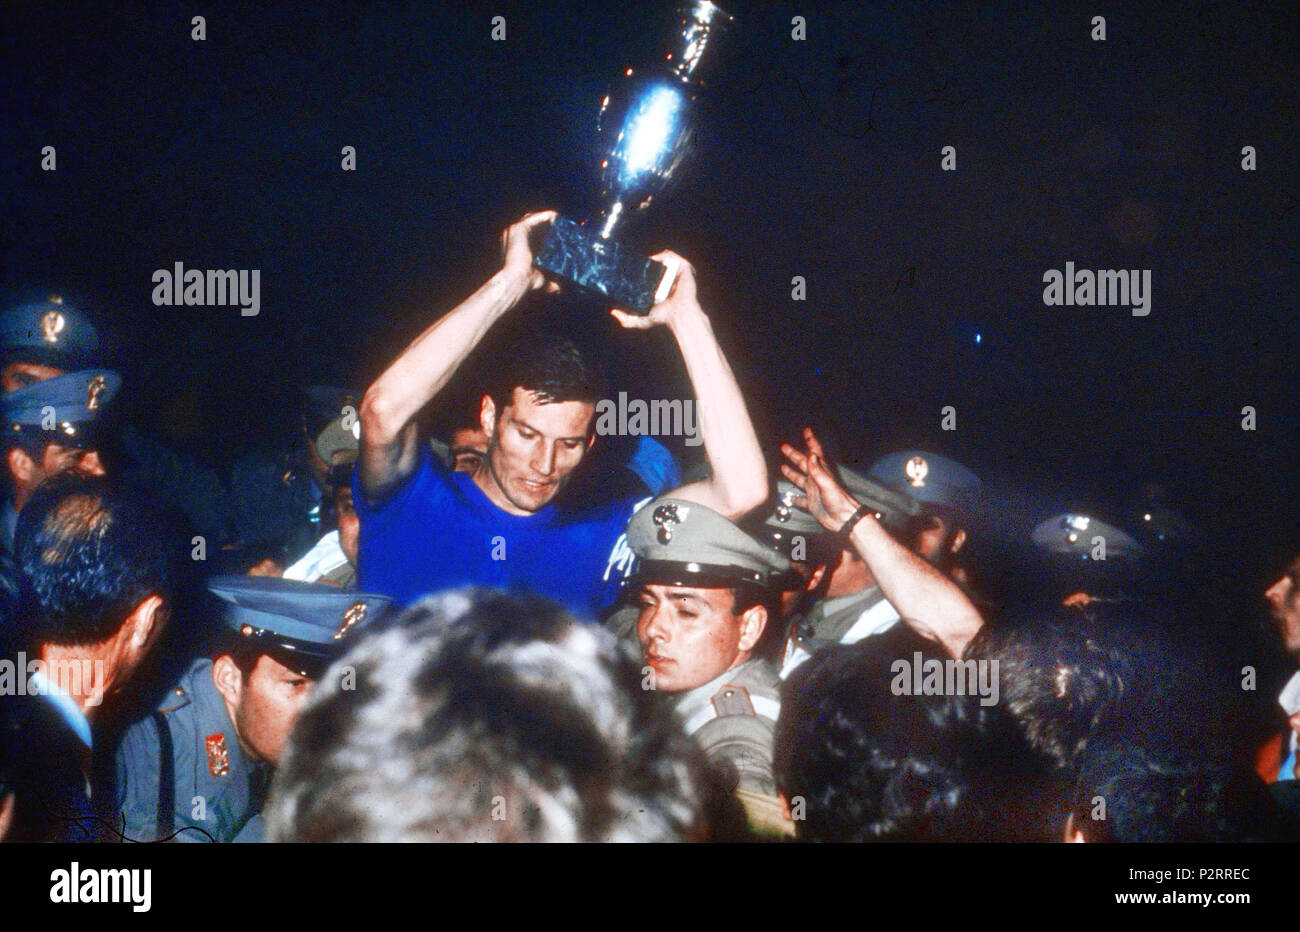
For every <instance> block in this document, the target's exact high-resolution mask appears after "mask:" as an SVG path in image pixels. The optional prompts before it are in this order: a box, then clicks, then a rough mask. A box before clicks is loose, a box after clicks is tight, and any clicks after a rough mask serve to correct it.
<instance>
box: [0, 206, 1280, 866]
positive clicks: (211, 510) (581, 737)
mask: <svg viewBox="0 0 1300 932" xmlns="http://www.w3.org/2000/svg"><path fill="white" fill-rule="evenodd" d="M554 216H555V215H554V213H553V212H550V211H542V212H538V213H533V214H529V215H527V216H525V217H524V218H523V219H521V220H520V221H519V222H517V223H515V224H513V225H512V226H510V227H509V228H508V229H507V230H506V231H505V232H504V234H503V237H502V241H503V262H502V265H501V268H500V269H499V271H497V272H496V273H495V274H494V275H493V276H492V277H491V278H490V279H489V280H488V281H487V282H485V283H484V284H483V285H482V286H481V287H480V288H479V289H478V290H477V291H475V292H474V293H473V294H472V295H470V296H469V297H468V298H466V299H465V300H464V301H463V302H461V303H460V304H459V305H458V306H456V307H455V308H453V309H452V310H451V311H449V312H448V313H446V314H444V315H443V316H441V317H439V318H438V319H437V320H436V321H435V322H433V323H432V324H431V325H430V326H429V327H428V328H427V329H426V330H424V331H423V332H422V333H421V334H420V335H419V336H417V337H416V338H415V339H414V341H412V342H411V344H410V345H409V346H408V347H407V348H406V349H405V351H404V352H403V353H401V355H399V356H398V357H397V358H396V359H395V360H393V361H392V362H391V364H389V365H388V367H387V368H386V369H385V370H384V371H383V373H382V375H380V376H379V378H378V379H376V380H375V381H374V382H373V383H372V384H371V385H370V386H369V387H368V388H367V389H366V390H365V391H364V392H359V391H358V392H350V391H348V390H346V389H339V390H327V389H313V390H311V391H310V392H308V408H309V409H310V410H312V411H315V412H316V417H315V419H314V420H313V421H311V422H310V424H309V427H307V426H305V427H304V433H303V437H302V440H303V443H302V444H301V448H302V457H301V462H302V464H303V466H304V468H303V469H301V470H299V471H298V473H297V474H293V473H292V471H288V472H282V471H281V470H278V469H276V468H272V467H271V466H270V465H267V464H261V465H260V466H258V465H253V466H250V467H248V468H241V469H235V468H232V470H231V472H230V477H229V478H227V477H223V476H220V475H216V474H214V473H213V471H212V470H210V469H204V468H203V467H201V466H199V465H197V464H191V463H187V462H186V460H185V458H184V457H183V456H181V455H179V454H177V453H175V452H172V451H171V450H169V449H167V448H166V446H165V445H163V444H161V443H159V442H158V441H157V440H155V439H152V438H151V437H150V436H148V435H147V434H143V433H141V432H139V431H136V430H134V429H132V428H130V427H127V426H124V425H123V424H122V423H120V421H119V419H117V418H116V417H115V416H114V412H115V410H116V408H115V405H114V400H115V396H117V395H118V394H119V393H120V392H121V391H123V390H124V389H123V385H122V380H121V379H120V378H119V376H118V375H117V373H115V372H113V371H111V370H108V369H103V368H98V367H96V363H97V362H98V360H97V358H96V351H97V347H98V340H97V336H96V331H95V329H94V327H93V326H92V325H91V324H90V322H89V321H88V320H87V319H86V318H85V316H84V315H83V314H81V313H79V312H78V310H77V309H75V308H73V307H71V306H67V305H64V304H63V303H61V302H60V301H57V300H54V299H51V300H48V301H42V302H36V303H29V304H24V305H21V306H19V307H16V308H12V309H9V310H6V311H4V312H3V314H0V342H2V345H0V352H2V353H3V356H2V357H0V365H2V366H3V369H2V371H0V375H2V376H3V389H4V394H3V396H0V415H2V416H3V419H4V423H3V431H4V432H3V441H2V443H3V451H4V457H5V459H4V470H3V471H4V476H5V479H6V489H5V492H6V497H5V502H4V512H3V515H0V535H2V538H3V539H2V542H0V647H2V648H3V653H2V654H0V839H3V840H8V841H33V840H57V841H121V840H132V841H165V840H175V841H220V842H225V841H238V842H256V841H264V840H269V841H397V840H401V841H688V840H689V841H744V840H782V839H797V840H802V841H1038V842H1060V841H1086V842H1101V841H1269V840H1285V839H1293V838H1300V792H1297V788H1298V787H1300V763H1297V758H1296V747H1297V736H1298V735H1300V670H1297V671H1295V675H1294V676H1293V677H1292V678H1291V679H1290V681H1289V682H1288V683H1287V684H1286V686H1285V688H1284V689H1282V691H1281V695H1280V698H1278V699H1277V701H1276V703H1270V704H1269V706H1270V707H1271V708H1272V710H1273V714H1272V715H1269V714H1267V713H1261V712H1260V708H1261V704H1260V703H1258V702H1253V701H1252V700H1253V698H1254V696H1255V694H1256V693H1257V692H1258V690H1259V689H1261V688H1271V686H1270V684H1268V683H1267V682H1264V683H1260V682H1258V679H1259V676H1261V675H1262V674H1261V673H1260V672H1259V671H1257V670H1256V669H1255V667H1253V666H1250V665H1246V666H1243V665H1242V664H1241V663H1240V662H1239V656H1238V655H1237V654H1236V653H1233V654H1231V655H1225V654H1223V653H1222V652H1220V651H1218V650H1217V649H1216V648H1217V645H1212V646H1209V647H1207V645H1206V644H1205V643H1204V642H1203V641H1201V640H1199V639H1197V638H1196V637H1192V636H1189V635H1188V630H1189V628H1190V626H1191V621H1190V619H1189V614H1188V613H1189V611H1191V609H1190V608H1189V605H1190V603H1191V601H1193V600H1194V599H1195V598H1196V597H1197V596H1195V595H1193V594H1191V591H1190V590H1189V589H1188V587H1187V586H1186V585H1183V583H1184V582H1185V581H1186V577H1185V576H1184V577H1180V578H1179V580H1178V582H1177V584H1171V583H1170V581H1169V577H1168V573H1167V571H1168V567H1167V566H1160V565H1159V562H1158V560H1157V559H1156V556H1157V555H1156V554H1154V553H1153V552H1152V551H1153V549H1154V548H1153V547H1152V546H1150V545H1149V544H1147V543H1144V541H1143V539H1142V529H1139V528H1128V529H1125V528H1122V527H1117V526H1115V525H1114V524H1113V523H1111V522H1108V521H1105V520H1103V519H1102V518H1100V517H1098V516H1096V515H1088V514H1076V513H1067V514H1060V515H1057V516H1054V517H1049V518H1046V519H1045V520H1043V521H1042V522H1041V523H1040V524H1039V525H1038V527H1037V528H1036V529H1035V531H1034V534H1033V544H1034V546H1035V547H1036V548H1037V550H1038V552H1039V554H1040V555H1041V557H1042V562H1041V563H1039V564H1037V565H1033V566H1028V565H1022V564H1017V565H1016V566H1015V569H1014V571H1013V570H1010V569H1008V567H1009V566H1011V564H1009V563H1003V564H996V563H995V564H982V562H981V560H980V559H979V558H978V557H977V556H972V554H975V553H977V552H978V551H979V550H980V547H979V542H980V535H981V527H982V526H983V525H984V522H983V520H982V519H983V517H984V516H983V514H982V509H983V508H984V507H985V505H984V501H983V495H982V484H981V482H980V480H979V478H978V477H977V476H976V475H975V474H974V473H973V472H972V471H971V470H969V469H967V468H966V467H964V466H963V465H961V464H960V463H958V462H956V461H954V460H953V459H951V458H949V457H947V456H944V455H941V454H938V453H933V452H930V451H925V450H903V451H895V452H892V453H888V454H886V455H883V456H881V457H879V458H878V459H876V460H875V461H874V463H872V465H870V466H869V467H868V468H865V469H854V468H851V467H850V466H849V465H847V464H846V463H843V462H835V461H834V460H833V458H832V457H831V456H829V455H828V454H827V451H826V448H825V447H824V445H823V438H820V437H818V436H817V434H816V433H815V432H814V431H813V430H811V429H808V428H804V429H803V430H802V434H801V436H800V438H799V442H798V443H797V444H790V443H785V444H780V445H779V447H773V448H770V449H765V448H764V446H763V445H762V443H761V442H760V439H759V436H758V432H757V431H756V430H755V428H754V426H753V424H752V422H751V419H750V414H749V412H748V410H747V407H746V400H745V397H744V394H743V393H742V391H741V389H740V387H739V385H738V383H737V380H736V378H735V376H734V374H733V372H732V369H731V366H730V364H729V363H728V361H727V357H726V354H725V353H724V352H723V349H722V347H721V346H720V345H719V342H718V340H717V338H716V336H715V334H714V330H713V327H712V326H711V323H710V320H709V316H708V314H707V313H706V312H705V310H704V309H703V308H702V307H701V305H700V302H699V299H698V296H697V293H696V279H695V274H696V273H695V269H694V268H693V267H692V265H691V264H690V263H689V262H687V261H686V260H685V259H682V258H681V257H680V256H676V255H675V254H672V253H661V254H659V255H658V256H656V257H655V258H657V259H663V260H672V261H671V263H670V264H671V265H672V266H674V267H675V268H676V270H677V271H676V273H675V274H676V279H675V281H674V283H673V285H672V288H671V290H670V291H669V293H668V296H667V297H666V298H665V299H663V300H661V301H660V302H659V303H657V304H655V305H654V307H653V308H652V309H651V310H650V311H649V312H648V313H647V314H645V315H636V314H629V313H625V312H623V311H619V310H614V311H612V312H611V313H612V314H613V315H614V317H615V319H616V320H617V321H618V323H619V324H621V325H622V326H623V327H625V328H627V329H629V330H650V329H652V328H656V327H663V328H666V330H667V332H668V333H669V334H670V335H671V336H672V337H673V340H674V341H675V344H676V347H677V351H678V352H679V353H680V356H681V361H682V363H683V365H684V371H685V372H686V374H687V376H688V378H689V380H690V388H691V393H692V396H693V400H694V402H695V405H696V408H695V410H696V411H697V412H698V428H699V437H700V439H701V441H702V451H703V454H704V459H703V461H701V462H694V463H685V464H684V463H682V462H679V460H678V459H677V458H676V457H675V456H674V455H673V453H672V452H671V451H670V450H669V448H668V447H667V446H665V445H664V444H662V443H660V442H659V441H658V440H656V439H655V438H653V437H650V436H638V437H636V438H634V439H632V440H631V441H630V442H628V443H625V444H622V445H621V446H618V447H617V453H616V454H614V455H611V454H610V451H609V449H608V447H609V446H610V444H609V443H608V440H607V438H606V437H604V436H598V432H597V430H596V423H595V422H596V410H597V406H598V404H599V403H600V402H601V401H602V400H604V399H607V398H609V397H610V388H609V385H608V382H607V377H606V374H605V373H603V372H602V371H601V369H600V367H599V366H598V365H597V364H596V363H595V361H594V360H592V359H591V358H588V357H587V356H585V355H584V354H583V353H582V352H581V351H579V350H578V349H577V347H576V346H575V344H574V343H573V342H572V341H571V340H570V339H569V338H567V337H565V336H563V335H560V334H555V333H544V332H536V331H531V330H529V331H520V332H519V333H517V334H516V335H515V336H514V338H513V339H512V340H510V341H509V342H508V344H506V345H505V346H504V347H503V348H502V349H501V350H500V352H498V353H497V354H496V355H495V356H494V362H493V365H492V366H491V367H490V369H489V370H488V372H489V374H488V375H487V376H485V377H484V378H483V379H482V382H481V384H479V385H477V386H476V391H475V392H474V398H475V401H476V404H477V407H476V409H475V410H473V411H471V412H467V413H466V414H464V415H462V416H459V417H453V420H455V421H456V422H457V423H455V424H454V426H453V429H451V430H445V431H442V433H441V435H432V434H431V433H430V431H429V430H428V429H427V423H426V419H425V415H426V414H427V412H428V410H429V409H430V408H431V406H433V407H436V406H437V405H439V404H441V403H443V401H444V399H445V397H446V392H447V388H448V385H449V384H450V383H451V382H452V380H453V378H455V377H456V376H457V373H458V372H460V371H461V370H462V368H463V367H464V366H465V365H466V360H467V359H469V358H470V357H471V355H472V354H473V353H474V352H475V350H476V349H478V348H479V346H480V344H481V343H482V341H483V340H484V338H485V337H486V335H487V334H488V333H489V332H491V331H493V330H494V328H495V329H498V330H499V329H501V328H502V327H508V326H509V325H508V324H503V323H502V321H503V319H505V318H507V317H508V316H509V315H510V314H511V312H512V311H513V310H514V309H515V308H516V307H518V306H519V305H520V304H521V303H523V302H525V301H526V300H530V299H531V298H530V296H531V295H533V294H534V293H539V292H547V291H552V290H555V288H556V285H555V284H554V283H552V282H550V281H548V280H547V278H546V277H545V276H544V275H543V274H542V273H541V272H539V271H538V270H537V269H536V268H535V267H534V255H533V250H532V246H531V242H530V235H531V234H533V233H534V232H535V231H536V230H537V229H538V228H539V227H542V226H544V225H545V224H547V223H549V222H550V221H551V220H552V219H553V218H554ZM538 300H544V298H540V297H539V298H538ZM305 423H307V422H305ZM603 447H604V448H603ZM236 476H239V477H243V479H242V480H240V481H236V478H235V477H236ZM259 483H263V484H262V485H260V486H259ZM270 498H273V499H274V501H275V503H276V504H275V505H274V506H272V507H259V505H258V504H257V503H258V502H263V501H267V500H269V499H270ZM278 514H284V515H292V516H293V520H286V521H283V522H281V523H280V524H279V525H278V526H276V524H275V521H274V517H275V516H276V515H278ZM1151 520H1152V516H1151V515H1150V514H1148V515H1147V516H1146V521H1147V522H1150V521H1151ZM268 525H270V526H275V530H274V531H273V532H271V533H263V530H264V529H265V527H267V526H268ZM1165 526H1166V527H1172V526H1173V525H1172V524H1169V523H1166V525H1165ZM254 529H256V530H254ZM992 566H1000V567H1001V571H1002V572H1003V573H1006V574H1010V575H1014V577H1015V578H1014V579H1004V580H1001V581H1000V582H1001V584H998V582H999V581H997V580H993V579H991V577H992V576H994V575H996V572H994V571H993V570H992V569H991V567H992ZM1278 570H1279V577H1278V578H1277V581H1276V582H1275V583H1274V584H1273V585H1271V586H1270V587H1268V589H1267V590H1266V592H1264V593H1262V597H1261V598H1260V599H1259V605H1260V609H1261V610H1267V611H1268V613H1269V614H1270V615H1271V616H1272V618H1273V619H1274V620H1275V622H1276V626H1277V631H1278V633H1279V634H1280V635H1281V638H1282V641H1283V642H1284V645H1285V649H1286V651H1287V652H1288V653H1289V654H1290V655H1291V657H1292V658H1293V661H1294V662H1295V664H1296V665H1297V666H1300V556H1297V557H1296V558H1295V559H1294V560H1292V562H1291V563H1290V565H1289V566H1287V567H1285V568H1282V567H1279V568H1278ZM1199 610H1201V611H1207V610H1209V611H1212V610H1213V607H1212V606H1205V605H1201V606H1199ZM1288 717H1289V718H1288Z"/></svg>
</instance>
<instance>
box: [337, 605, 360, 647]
mask: <svg viewBox="0 0 1300 932" xmlns="http://www.w3.org/2000/svg"><path fill="white" fill-rule="evenodd" d="M365 620H366V603H365V602H354V603H352V606H351V607H350V608H349V609H348V610H347V611H346V612H344V613H343V624H341V625H339V629H338V630H337V631H335V632H334V640H336V641H337V640H339V639H340V638H342V637H343V635H345V634H347V632H348V631H349V630H351V628H352V627H353V626H354V625H359V624H361V622H363V621H365Z"/></svg>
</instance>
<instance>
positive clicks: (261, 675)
mask: <svg viewBox="0 0 1300 932" xmlns="http://www.w3.org/2000/svg"><path fill="white" fill-rule="evenodd" d="M311 687H312V681H311V680H309V679H307V677H305V676H303V675H302V674H301V673H297V672H295V671H293V670H290V669H289V668H288V667H286V666H284V665H283V664H281V663H280V662H278V661H277V660H274V659H273V658H271V657H268V656H267V655H266V654H263V655H262V656H260V657H258V658H257V664H256V666H254V667H253V672H252V673H251V674H250V675H249V676H248V679H247V680H245V681H242V682H241V684H240V688H239V695H238V697H237V699H236V702H235V716H234V719H235V731H237V732H238V733H239V743H240V745H242V746H243V748H244V750H246V751H248V752H249V753H250V754H251V755H253V756H254V757H255V758H257V759H258V760H263V761H267V762H268V763H272V764H274V763H277V762H279V760H280V754H281V752H283V751H284V745H285V742H287V741H288V740H289V733H290V732H291V731H293V725H294V722H296V721H297V720H298V713H299V712H301V711H302V707H303V703H305V702H306V701H307V696H308V694H309V693H310V692H311Z"/></svg>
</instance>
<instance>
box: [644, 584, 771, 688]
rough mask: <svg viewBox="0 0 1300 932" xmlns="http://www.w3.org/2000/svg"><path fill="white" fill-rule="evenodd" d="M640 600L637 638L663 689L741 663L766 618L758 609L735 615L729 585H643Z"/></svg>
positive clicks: (697, 682) (698, 681) (700, 681)
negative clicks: (715, 587) (716, 587)
mask: <svg viewBox="0 0 1300 932" xmlns="http://www.w3.org/2000/svg"><path fill="white" fill-rule="evenodd" d="M638 599H639V602H640V605H641V615H640V617H639V618H638V619H637V623H636V634H637V638H638V639H639V640H640V641H641V652H642V655H643V656H644V658H645V663H646V665H647V666H648V667H650V668H651V669H652V670H653V671H654V677H655V679H654V684H655V689H661V690H663V691H664V692H682V691H684V690H688V689H694V688H695V687H696V686H702V685H704V684H705V683H707V682H708V681H709V680H711V679H713V678H714V677H717V676H721V675H722V674H723V673H725V672H726V671H727V670H730V669H731V668H732V667H735V666H738V665H739V664H742V663H744V662H745V661H746V660H748V659H749V652H750V651H751V650H752V649H753V647H754V645H755V644H756V643H758V638H759V636H760V635H761V634H762V633H763V626H764V624H765V623H766V620H767V616H766V613H765V612H764V611H763V609H761V608H756V609H751V610H750V611H749V612H746V613H745V615H744V616H742V615H737V614H735V613H734V612H733V611H732V608H733V607H734V605H735V601H734V598H733V596H732V593H731V590H730V589H691V588H687V587H685V586H659V585H647V586H642V587H641V590H640V592H639V593H638ZM760 615H761V620H760V619H759V618H758V616H760Z"/></svg>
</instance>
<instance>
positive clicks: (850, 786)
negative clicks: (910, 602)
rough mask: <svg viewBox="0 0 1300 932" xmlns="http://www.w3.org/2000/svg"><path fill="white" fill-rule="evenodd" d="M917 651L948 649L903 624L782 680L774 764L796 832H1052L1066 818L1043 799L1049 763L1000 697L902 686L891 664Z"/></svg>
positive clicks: (952, 837)
mask: <svg viewBox="0 0 1300 932" xmlns="http://www.w3.org/2000/svg"><path fill="white" fill-rule="evenodd" d="M918 652H919V653H920V655H921V657H922V658H923V660H931V659H934V660H940V661H943V660H947V659H949V658H947V657H946V655H945V654H943V653H942V652H941V651H940V650H939V649H938V648H937V646H936V645H934V644H933V642H930V641H928V640H926V639H925V638H923V637H921V636H920V635H919V634H917V633H915V632H914V631H912V630H911V629H910V628H908V627H907V626H906V625H903V624H899V625H896V626H895V627H894V628H891V629H890V630H889V631H887V632H885V633H884V634H882V635H877V636H873V637H869V638H866V639H865V640H863V641H860V642H859V643H857V644H852V645H833V646H830V647H826V648H823V649H822V650H820V651H818V652H817V653H815V654H814V655H813V656H812V657H811V658H810V659H809V660H807V661H806V662H805V663H803V664H802V665H801V666H800V667H799V668H797V669H796V670H795V671H794V672H793V673H792V674H791V675H790V677H789V679H788V680H787V681H786V683H785V684H784V686H783V687H782V689H781V715H780V718H779V719H778V720H777V725H776V740H775V751H776V753H775V759H774V761H773V764H774V771H775V774H776V780H777V785H778V787H779V788H780V789H781V792H782V793H783V794H784V796H785V798H786V800H787V801H789V803H790V804H791V809H792V814H793V815H794V816H795V830H796V832H797V834H798V836H799V838H800V839H802V840H807V841H1043V840H1047V839H1048V838H1049V837H1050V833H1051V830H1052V826H1053V824H1059V823H1055V822H1054V820H1053V819H1052V818H1051V817H1050V815H1049V814H1048V813H1046V812H1044V810H1043V808H1042V805H1041V801H1042V795H1043V793H1042V787H1043V780H1042V775H1041V773H1040V772H1039V770H1038V769H1037V765H1036V761H1035V760H1034V757H1033V755H1032V754H1031V753H1030V752H1029V750H1028V748H1026V747H1025V745H1024V741H1023V739H1022V738H1021V736H1020V734H1019V732H1018V731H1017V730H1016V727H1015V725H1014V723H1012V722H1011V721H1010V720H1009V719H1008V718H1007V717H1006V716H1005V714H1004V713H1003V712H1002V710H1001V709H1000V708H998V707H997V706H984V705H982V704H981V700H980V697H978V696H971V695H964V696H952V695H950V696H938V695H906V694H895V692H894V690H893V683H894V680H895V677H896V675H898V674H897V673H896V670H895V667H894V664H895V663H896V662H897V661H900V660H902V661H906V662H907V664H909V665H911V664H913V663H915V661H916V659H917V653H918ZM950 662H951V661H950ZM909 691H910V690H909ZM800 806H802V807H803V811H802V813H801V812H800V811H799V807H800ZM800 815H802V818H800V817H799V816H800Z"/></svg>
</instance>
